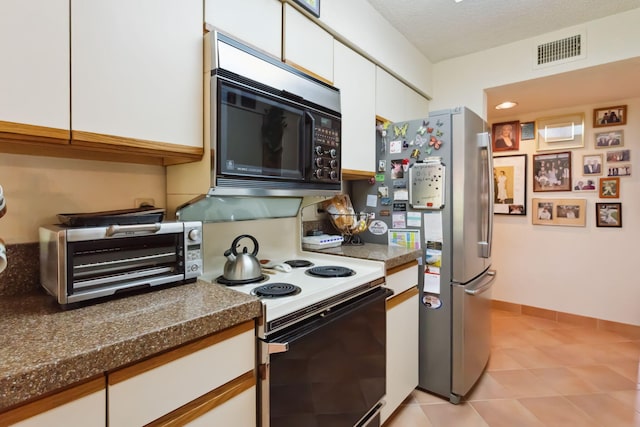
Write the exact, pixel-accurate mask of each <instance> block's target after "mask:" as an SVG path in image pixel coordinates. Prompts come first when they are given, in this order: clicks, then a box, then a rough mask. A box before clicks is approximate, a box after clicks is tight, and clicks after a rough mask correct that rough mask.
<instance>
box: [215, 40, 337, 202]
mask: <svg viewBox="0 0 640 427" xmlns="http://www.w3.org/2000/svg"><path fill="white" fill-rule="evenodd" d="M213 34H214V37H215V39H214V40H213V48H212V54H213V55H212V58H213V60H214V65H215V67H213V68H212V70H211V144H212V148H213V147H215V161H214V162H212V163H213V164H212V166H213V167H214V168H215V170H214V171H212V175H213V176H212V178H213V179H214V185H213V187H212V190H211V191H210V194H238V195H257V196H259V195H267V196H268V195H285V196H299V195H333V194H336V193H338V192H340V189H341V150H340V148H341V143H342V141H341V138H340V136H341V114H340V91H339V90H338V89H336V88H334V87H332V86H330V85H327V84H326V83H324V82H322V81H320V80H317V79H315V78H313V77H311V76H308V75H306V74H304V73H302V72H301V71H299V70H297V69H295V68H294V67H291V66H289V65H287V64H285V63H283V62H281V61H279V60H277V59H275V58H272V57H271V56H269V55H267V54H265V53H263V52H260V51H258V50H256V49H253V48H251V47H249V46H247V45H244V44H242V43H240V42H238V41H236V40H234V39H231V38H229V37H228V36H226V35H224V34H222V33H219V32H214V33H213Z"/></svg>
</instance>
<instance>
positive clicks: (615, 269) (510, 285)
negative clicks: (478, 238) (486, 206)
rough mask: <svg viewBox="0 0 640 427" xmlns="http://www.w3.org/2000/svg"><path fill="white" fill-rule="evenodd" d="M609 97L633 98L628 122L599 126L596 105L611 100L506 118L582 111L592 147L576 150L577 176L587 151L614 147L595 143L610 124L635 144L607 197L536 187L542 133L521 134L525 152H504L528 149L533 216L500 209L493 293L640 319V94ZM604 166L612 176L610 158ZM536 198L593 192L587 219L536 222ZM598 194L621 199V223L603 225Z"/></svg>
mask: <svg viewBox="0 0 640 427" xmlns="http://www.w3.org/2000/svg"><path fill="white" fill-rule="evenodd" d="M607 105H627V108H628V111H629V112H630V114H631V115H630V116H629V120H628V123H627V125H625V126H621V127H615V128H614V127H611V128H609V127H606V128H597V129H596V130H594V129H592V126H591V123H592V120H591V118H592V113H593V109H594V108H596V107H603V106H606V105H581V106H576V107H575V108H571V109H568V110H552V111H541V112H538V113H535V114H529V115H525V116H521V117H513V118H511V119H507V120H505V121H510V120H520V121H532V120H536V118H540V117H548V116H555V115H561V114H571V113H575V112H581V111H582V112H584V113H585V125H586V126H585V147H584V148H579V149H572V150H569V151H571V152H572V165H573V166H572V174H573V177H574V178H575V177H578V176H581V175H582V160H583V159H582V156H583V155H587V154H602V155H603V158H604V159H606V152H607V151H609V150H607V149H596V148H595V145H594V134H595V133H596V132H603V131H607V130H609V129H622V130H623V132H624V147H623V148H625V149H629V150H631V165H632V169H631V170H632V175H631V176H630V177H620V190H621V192H620V198H619V199H600V198H599V197H598V193H597V192H571V191H569V192H535V193H534V192H533V184H532V182H533V179H532V170H533V157H532V155H533V154H535V153H536V143H535V141H521V142H520V150H519V151H518V152H508V153H504V152H503V153H500V154H525V153H526V154H527V157H528V159H527V160H528V165H527V168H528V170H527V172H528V173H527V216H526V218H525V217H523V216H508V215H495V216H494V224H495V227H494V253H493V260H494V267H495V268H496V269H497V271H498V280H497V285H496V286H495V290H494V293H493V297H494V299H497V300H501V301H508V302H513V303H517V304H525V305H531V306H534V307H541V308H546V309H549V310H557V311H561V312H566V313H573V314H579V315H583V316H590V317H596V318H599V319H606V320H612V321H617V322H622V323H629V324H635V325H640V286H638V283H639V282H640V279H638V277H637V273H636V265H637V264H638V259H639V258H638V249H637V242H638V240H640V220H639V219H640V215H638V212H640V197H639V196H640V121H639V120H637V116H636V115H637V114H638V113H637V112H638V111H640V98H634V99H623V100H612V101H611V103H610V104H607ZM563 151H565V150H563ZM538 153H540V152H538ZM603 166H604V167H603V170H604V174H605V175H603V176H606V173H607V167H606V166H607V164H606V161H605V163H604V164H603ZM597 178H599V177H596V179H597ZM532 198H550V199H552V198H580V199H586V201H587V208H586V226H585V227H562V226H543V225H532V216H533V214H534V212H535V208H534V206H533V205H532V203H531V200H532ZM596 202H620V203H622V213H623V216H622V220H623V221H622V224H623V226H622V228H602V227H596V225H595V222H596V215H595V210H596V209H595V203H596Z"/></svg>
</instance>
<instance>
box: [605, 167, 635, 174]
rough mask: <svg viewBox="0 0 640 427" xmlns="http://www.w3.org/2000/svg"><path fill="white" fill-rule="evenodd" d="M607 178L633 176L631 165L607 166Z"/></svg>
mask: <svg viewBox="0 0 640 427" xmlns="http://www.w3.org/2000/svg"><path fill="white" fill-rule="evenodd" d="M607 176H631V165H630V164H625V165H607Z"/></svg>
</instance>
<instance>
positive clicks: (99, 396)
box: [0, 377, 107, 427]
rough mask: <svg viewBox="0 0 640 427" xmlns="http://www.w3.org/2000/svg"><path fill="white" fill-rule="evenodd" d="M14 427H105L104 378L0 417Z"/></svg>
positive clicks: (3, 423)
mask: <svg viewBox="0 0 640 427" xmlns="http://www.w3.org/2000/svg"><path fill="white" fill-rule="evenodd" d="M1 418H2V420H1V421H0V424H1V425H11V426H14V427H42V426H65V427H105V426H106V424H107V396H106V391H105V381H104V377H102V378H99V379H96V380H93V381H90V382H88V383H85V384H82V385H79V386H75V387H72V388H70V389H67V390H64V391H61V392H59V393H56V394H53V395H51V396H48V397H45V398H43V399H40V400H36V401H34V402H32V403H28V404H26V405H24V406H21V407H18V408H16V409H14V410H12V411H9V412H6V413H4V414H2V416H1Z"/></svg>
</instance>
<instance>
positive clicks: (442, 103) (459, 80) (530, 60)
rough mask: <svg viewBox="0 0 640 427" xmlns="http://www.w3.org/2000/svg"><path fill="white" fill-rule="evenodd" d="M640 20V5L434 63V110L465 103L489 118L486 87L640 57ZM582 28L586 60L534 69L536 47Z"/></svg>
mask: <svg viewBox="0 0 640 427" xmlns="http://www.w3.org/2000/svg"><path fill="white" fill-rule="evenodd" d="M638 22H640V9H634V10H631V11H629V12H625V13H621V14H617V15H612V16H609V17H606V18H603V19H598V20H595V21H591V22H588V23H586V24H584V25H580V26H575V27H570V28H566V29H564V30H562V31H557V32H554V33H548V34H544V35H542V36H540V37H536V38H531V39H527V40H522V41H519V42H515V43H511V44H507V45H504V46H500V47H496V48H493V49H488V50H486V51H482V52H477V53H474V54H470V55H466V56H462V57H458V58H453V59H450V60H447V61H442V62H439V63H437V64H434V66H433V80H434V83H433V87H434V91H433V100H432V101H431V104H430V108H431V110H439V109H444V108H451V107H454V106H457V105H466V106H467V107H469V108H471V109H472V110H473V111H475V112H476V113H478V114H480V115H481V116H482V117H484V118H486V117H487V112H486V103H485V94H484V89H487V88H491V87H496V86H502V85H506V84H510V83H515V82H521V81H525V80H531V79H535V78H539V77H545V76H549V75H552V74H560V73H564V72H567V71H572V70H577V69H581V68H587V67H593V66H596V65H601V64H605V63H609V62H614V61H619V60H623V59H628V58H633V57H636V56H640V43H637V40H640V25H638ZM580 31H585V33H586V57H585V58H584V59H581V60H577V61H573V62H567V63H565V64H560V65H556V66H553V67H545V68H538V69H534V60H535V56H534V48H535V46H537V45H538V44H539V43H540V41H541V40H544V41H552V40H556V39H558V38H563V37H568V36H571V35H574V34H577V33H578V32H580ZM499 64H500V65H499Z"/></svg>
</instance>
